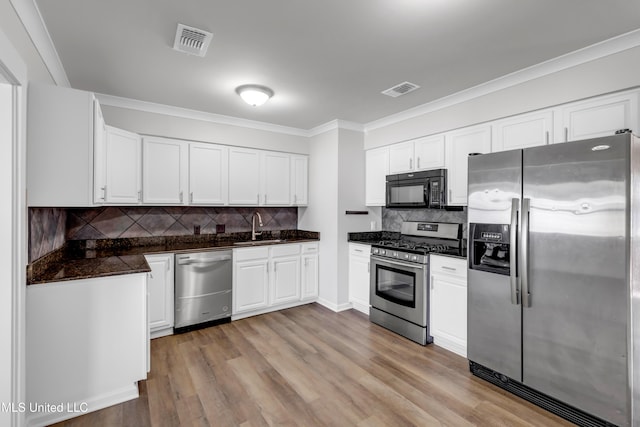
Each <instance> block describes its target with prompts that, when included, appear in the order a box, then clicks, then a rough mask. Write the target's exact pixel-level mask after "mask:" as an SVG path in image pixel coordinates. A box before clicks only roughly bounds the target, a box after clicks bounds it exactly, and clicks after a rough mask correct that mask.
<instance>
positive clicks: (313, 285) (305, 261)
mask: <svg viewBox="0 0 640 427" xmlns="http://www.w3.org/2000/svg"><path fill="white" fill-rule="evenodd" d="M318 268H319V257H318V255H317V254H316V255H303V256H302V297H301V298H302V299H303V300H307V299H314V298H317V297H318V294H319V287H318V285H319V281H318V273H319V271H320V270H319V269H318Z"/></svg>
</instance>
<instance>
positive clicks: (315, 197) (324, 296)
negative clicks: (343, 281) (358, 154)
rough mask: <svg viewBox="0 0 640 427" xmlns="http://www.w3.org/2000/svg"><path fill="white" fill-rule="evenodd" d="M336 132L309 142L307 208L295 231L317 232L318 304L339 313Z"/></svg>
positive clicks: (300, 214) (319, 136) (299, 216)
mask: <svg viewBox="0 0 640 427" xmlns="http://www.w3.org/2000/svg"><path fill="white" fill-rule="evenodd" d="M337 194H338V130H337V129H335V130H332V131H329V132H325V133H323V134H320V135H317V136H314V137H312V138H310V142H309V204H308V207H306V208H300V209H298V228H300V229H303V230H313V231H319V232H320V269H319V270H320V302H321V303H322V304H323V305H325V306H327V307H329V308H331V309H333V310H338V309H339V307H338V288H337V284H338V257H337V256H336V253H337V247H338V215H337V212H338V198H337V197H336V195H337Z"/></svg>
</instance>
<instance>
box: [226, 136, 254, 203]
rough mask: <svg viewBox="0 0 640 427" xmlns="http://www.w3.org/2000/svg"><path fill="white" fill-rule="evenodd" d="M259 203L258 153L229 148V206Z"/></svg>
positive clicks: (244, 149) (245, 149)
mask: <svg viewBox="0 0 640 427" xmlns="http://www.w3.org/2000/svg"><path fill="white" fill-rule="evenodd" d="M259 203H260V152H259V151H257V150H251V149H247V148H237V147H230V148H229V204H230V205H246V206H255V205H258V204H259Z"/></svg>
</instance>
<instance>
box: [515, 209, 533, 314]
mask: <svg viewBox="0 0 640 427" xmlns="http://www.w3.org/2000/svg"><path fill="white" fill-rule="evenodd" d="M530 207H531V200H530V199H522V211H521V213H520V215H521V220H520V224H521V229H520V250H519V251H518V252H519V255H520V283H521V285H522V306H523V307H531V299H530V298H531V294H530V293H529V209H530Z"/></svg>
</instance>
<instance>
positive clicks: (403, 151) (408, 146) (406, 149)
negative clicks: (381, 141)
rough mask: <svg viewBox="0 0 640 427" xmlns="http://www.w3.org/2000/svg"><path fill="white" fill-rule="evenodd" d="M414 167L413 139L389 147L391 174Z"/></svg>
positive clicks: (407, 170) (410, 169)
mask: <svg viewBox="0 0 640 427" xmlns="http://www.w3.org/2000/svg"><path fill="white" fill-rule="evenodd" d="M413 168H414V161H413V141H408V142H401V143H399V144H393V145H392V146H390V147H389V173H390V174H394V173H403V172H410V171H412V170H413Z"/></svg>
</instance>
